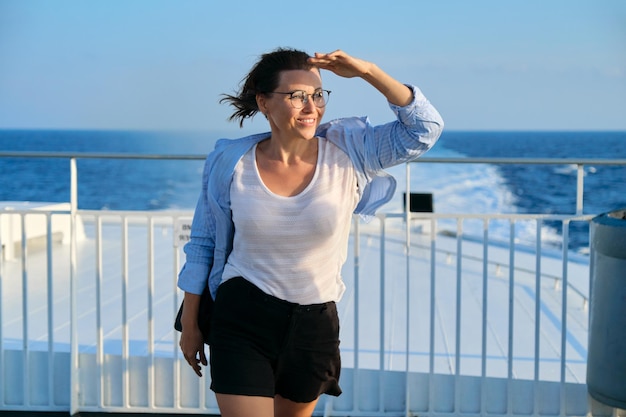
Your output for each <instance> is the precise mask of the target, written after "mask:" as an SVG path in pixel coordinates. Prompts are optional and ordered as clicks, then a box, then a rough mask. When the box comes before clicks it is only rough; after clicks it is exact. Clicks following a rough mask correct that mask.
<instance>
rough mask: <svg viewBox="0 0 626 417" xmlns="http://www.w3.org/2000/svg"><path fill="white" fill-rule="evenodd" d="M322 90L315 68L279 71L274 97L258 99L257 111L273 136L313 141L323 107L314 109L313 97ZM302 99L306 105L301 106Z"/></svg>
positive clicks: (302, 103) (271, 95) (261, 96)
mask: <svg viewBox="0 0 626 417" xmlns="http://www.w3.org/2000/svg"><path fill="white" fill-rule="evenodd" d="M321 88H322V79H321V77H320V73H319V70H318V69H317V68H313V69H310V70H289V71H282V72H281V73H280V78H279V83H278V87H277V88H276V90H274V91H273V94H268V95H264V96H263V95H259V96H258V97H257V101H258V103H259V108H260V109H261V111H263V113H265V115H266V116H267V120H268V121H269V123H270V127H271V129H272V136H280V137H283V138H286V139H311V138H313V137H315V131H316V130H317V127H318V126H319V124H320V122H321V120H322V117H323V116H324V109H325V107H318V106H316V105H315V103H314V99H313V96H312V94H313V93H315V92H318V93H319V90H321ZM279 93H295V94H293V95H290V94H279ZM302 93H304V94H302ZM302 97H306V98H307V100H305V101H306V102H303V100H302ZM297 107H301V108H297Z"/></svg>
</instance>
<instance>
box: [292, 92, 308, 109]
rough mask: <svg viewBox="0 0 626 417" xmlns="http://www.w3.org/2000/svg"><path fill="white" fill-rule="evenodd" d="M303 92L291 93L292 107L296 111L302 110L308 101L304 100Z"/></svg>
mask: <svg viewBox="0 0 626 417" xmlns="http://www.w3.org/2000/svg"><path fill="white" fill-rule="evenodd" d="M304 94H305V93H304V92H303V91H295V92H293V93H291V97H290V98H291V105H292V106H293V107H294V108H296V109H301V108H303V107H304V102H305V101H306V100H305V98H304Z"/></svg>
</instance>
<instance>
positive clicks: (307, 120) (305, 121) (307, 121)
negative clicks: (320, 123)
mask: <svg viewBox="0 0 626 417" xmlns="http://www.w3.org/2000/svg"><path fill="white" fill-rule="evenodd" d="M298 120H299V121H300V122H302V123H306V124H313V123H315V119H298Z"/></svg>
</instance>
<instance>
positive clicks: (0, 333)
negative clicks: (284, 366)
mask: <svg viewBox="0 0 626 417" xmlns="http://www.w3.org/2000/svg"><path fill="white" fill-rule="evenodd" d="M1 156H13V157H15V156H19V157H42V156H46V157H57V158H67V159H68V160H69V161H70V170H71V173H72V174H71V178H72V180H71V181H72V184H71V201H70V204H69V207H67V208H65V209H59V207H55V208H54V209H50V210H43V209H41V208H37V209H34V208H32V207H26V206H22V207H16V206H13V207H11V208H10V209H7V208H5V209H3V210H0V219H2V221H1V222H0V228H2V227H5V226H4V225H5V224H7V223H6V222H8V221H9V220H7V219H8V217H9V216H12V217H11V220H10V221H11V224H12V225H13V224H18V225H19V229H20V232H19V233H20V239H19V248H18V249H19V250H17V251H13V252H12V254H19V256H12V258H13V259H9V257H8V256H5V253H6V252H5V251H6V249H4V250H3V253H2V255H3V256H0V263H1V264H0V300H1V303H2V305H1V308H0V411H2V410H14V411H67V412H68V413H70V414H76V413H79V412H125V413H129V412H133V413H141V412H145V413H178V412H180V413H202V414H218V413H219V410H218V409H217V404H216V402H215V399H214V396H213V394H212V392H211V391H210V390H209V389H208V385H209V384H208V382H209V381H208V380H209V377H208V375H206V374H207V373H206V372H205V377H204V378H201V379H199V378H197V377H196V376H195V374H194V373H193V372H192V371H191V369H190V368H189V367H188V366H187V365H186V362H185V361H184V359H183V358H182V356H181V355H180V353H179V350H178V340H177V337H178V334H177V333H176V332H175V331H173V328H172V322H173V317H174V315H175V312H176V310H177V309H178V305H179V302H180V299H181V297H180V296H181V294H180V292H179V291H178V290H177V288H176V275H177V272H178V270H179V269H180V266H181V263H182V262H183V258H182V251H181V248H180V245H179V242H180V241H181V239H182V240H184V236H179V235H180V234H181V230H182V229H181V227H180V225H181V224H186V223H187V222H188V221H189V219H190V217H191V215H192V213H191V212H189V211H183V212H178V211H92V210H79V209H78V207H77V203H76V202H77V189H76V184H77V181H76V178H77V172H76V159H77V158H153V159H201V157H198V156H179V157H164V156H158V155H153V156H145V155H86V154H80V155H69V154H42V153H35V154H33V153H19V154H16V153H3V154H0V157H1ZM423 161H424V162H429V163H484V164H489V163H535V164H548V163H550V164H565V163H566V164H572V163H575V164H577V166H578V182H577V190H572V192H576V195H577V212H576V213H573V214H553V215H552V214H551V215H544V214H537V215H528V214H526V215H520V214H480V215H476V214H474V215H469V214H463V213H459V214H439V213H410V212H405V213H384V214H380V215H379V216H378V217H377V219H375V220H374V221H372V222H371V223H367V224H366V223H362V222H361V221H360V220H359V219H357V218H355V219H354V224H353V228H352V236H351V240H350V245H351V249H350V250H351V254H352V256H350V258H349V260H348V262H347V264H346V266H345V268H344V280H345V281H346V285H347V287H348V291H347V292H346V295H345V296H344V299H343V300H342V301H341V303H340V305H339V307H340V314H341V324H342V345H341V347H342V355H343V356H342V361H343V366H344V369H343V371H342V376H341V385H342V388H343V390H344V393H343V394H342V395H341V396H340V397H338V398H330V397H325V396H324V397H322V399H321V401H320V403H319V405H318V407H317V408H316V415H325V416H363V417H365V416H413V415H419V416H478V415H507V416H544V415H545V416H582V415H597V416H611V415H612V416H617V415H626V413H625V412H624V411H620V410H617V409H612V408H610V407H607V406H605V405H602V404H600V403H597V402H595V401H594V400H593V399H591V398H590V397H589V396H588V395H587V390H586V385H585V373H586V354H587V333H588V306H587V300H588V294H589V274H590V269H589V268H590V266H589V262H588V260H587V259H588V258H586V257H584V256H579V255H576V254H571V253H570V252H569V251H568V250H567V247H568V245H567V242H568V228H569V224H570V223H572V222H589V220H590V219H591V218H592V216H591V215H585V214H583V206H582V202H583V199H582V195H583V185H584V184H583V175H582V167H583V166H584V165H586V164H594V165H602V164H618V165H626V161H624V160H619V161H605V160H604V161H597V160H588V161H572V160H532V161H531V160H518V159H516V160H509V159H480V160H478V159H471V158H464V159H435V158H430V159H429V158H423ZM409 170H410V166H407V178H410V176H409V175H408V173H409ZM409 182H410V181H407V183H409ZM407 191H408V190H407ZM555 220H556V221H559V222H562V224H563V233H562V236H563V245H562V247H563V248H564V249H562V250H561V251H559V252H555V251H554V250H553V249H547V248H545V247H543V245H542V241H541V235H542V224H543V223H544V222H545V221H555ZM442 221H452V222H455V224H456V233H454V234H453V235H449V234H448V235H442V234H440V233H437V229H438V225H439V223H440V222H442ZM15 222H17V223H15ZM417 222H419V226H420V227H417V226H416V225H417ZM471 222H474V223H475V222H478V223H480V224H482V230H483V236H482V237H480V239H478V240H476V239H471V238H470V237H469V236H465V235H464V228H465V226H466V225H467V224H468V223H471ZM494 222H504V223H506V224H508V227H509V228H510V231H511V233H510V236H511V237H510V240H509V241H508V242H494V241H493V239H491V238H490V236H489V225H490V224H492V223H494ZM524 222H531V223H533V224H534V225H535V226H536V231H537V237H536V244H535V245H534V247H530V248H527V247H522V246H520V245H519V244H518V243H517V242H516V241H515V233H514V232H515V229H516V227H518V226H519V225H520V224H521V223H524ZM42 224H43V225H45V230H44V233H43V234H42V236H44V243H43V244H40V245H39V246H40V248H39V249H38V248H36V247H34V246H32V242H33V241H32V239H30V240H29V236H30V235H31V233H34V230H31V229H41V225H42ZM65 224H67V225H68V226H67V228H65V229H64V226H63V225H65ZM58 225H61V226H58ZM424 225H426V226H427V227H423V226H424ZM12 227H13V226H12ZM13 229H15V227H13ZM53 230H56V232H53ZM82 231H84V238H81V236H79V234H80V233H82ZM2 232H3V231H2V230H0V247H2V248H6V244H8V242H5V241H4V240H2V239H6V238H5V237H4V236H6V233H5V234H3V233H2ZM39 232H41V230H39ZM64 232H65V233H69V235H70V236H69V240H68V243H67V244H62V240H63V239H61V240H59V239H56V241H57V242H56V243H55V238H54V236H55V233H56V234H57V236H58V233H64ZM12 233H13V234H12V236H15V231H13V232H12ZM14 240H15V239H13V241H12V242H11V244H12V245H13V244H14V243H15V242H14ZM40 243H41V242H40Z"/></svg>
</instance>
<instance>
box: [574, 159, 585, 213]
mask: <svg viewBox="0 0 626 417" xmlns="http://www.w3.org/2000/svg"><path fill="white" fill-rule="evenodd" d="M576 167H577V170H576V214H578V215H580V214H583V196H584V191H585V179H584V178H585V166H584V165H583V164H576Z"/></svg>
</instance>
